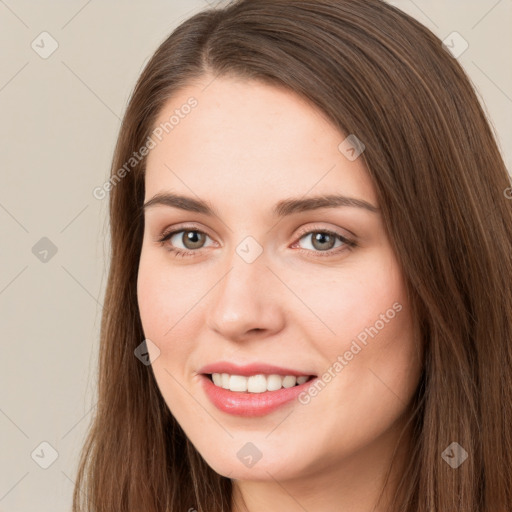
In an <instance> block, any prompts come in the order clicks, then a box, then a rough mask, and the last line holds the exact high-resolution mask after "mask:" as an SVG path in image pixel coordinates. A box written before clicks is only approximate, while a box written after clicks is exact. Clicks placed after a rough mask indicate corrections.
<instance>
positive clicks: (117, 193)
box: [74, 0, 512, 512]
mask: <svg viewBox="0 0 512 512" xmlns="http://www.w3.org/2000/svg"><path fill="white" fill-rule="evenodd" d="M510 186H511V184H510V181H509V177H508V174H507V172H506V169H505V166H504V163H503V160H502V157H501V155H500V153H499V151H498V148H497V145H496V142H495V140H494V138H493V135H492V132H491V130H490V128H489V125H488V123H487V121H486V119H485V116H484V114H483V112H482V109H481V107H480V105H479V102H478V100H477V98H476V96H475V93H474V91H473V90H472V88H471V86H470V83H469V80H468V79H467V77H466V75H465V74H464V72H463V70H462V68H461V67H460V65H459V64H458V63H457V61H456V60H455V59H454V58H453V57H452V56H451V55H450V54H449V53H447V52H446V51H445V50H444V49H443V47H442V44H441V42H440V41H439V40H438V39H437V38H436V37H435V36H434V35H433V34H432V33H431V32H430V31H428V30H427V29H426V28H424V27H423V26H421V25H420V24H419V23H418V22H416V21H415V20H413V19H412V18H410V17H409V16H407V15H406V14H404V13H402V12H400V11H398V10H397V9H395V8H393V7H391V6H389V5H387V4H385V3H383V2H381V1H379V0H365V1H359V0H315V1H313V0H300V1H299V0H258V1H257V2H255V1H250V0H241V1H239V2H235V3H234V4H232V5H230V6H229V7H226V8H224V9H219V10H209V11H206V12H202V13H200V14H197V15H195V16H194V17H192V18H191V19H189V20H187V21H185V22H184V23H183V24H182V25H180V26H179V27H178V28H177V29H176V30H175V31H174V32H173V33H172V34H171V35H170V36H169V38H168V39H166V40H165V41H164V42H163V43H162V44H161V46H160V47H159V48H158V50H157V51H156V53H155V55H154V56H153V57H152V59H151V60H150V61H149V63H148V64H147V66H146V68H145V70H144V71H143V73H142V76H141V77H140V79H139V81H138V83H137V86H136V88H135V90H134V93H133V95H132V98H131V100H130V103H129V106H128V109H127V112H126V115H125V118H124V121H123V125H122V128H121V132H120V135H119V139H118V144H117V147H116V152H115V156H114V161H113V166H112V178H111V180H110V183H109V187H108V189H109V191H110V194H111V197H110V223H111V237H112V255H111V258H112V259H111V264H110V274H109V281H108V287H107V292H106V301H105V305H106V307H105V313H104V317H103V323H102V332H101V343H102V346H101V360H100V373H99V401H98V409H97V415H96V417H95V420H94V424H93V427H92V429H91V431H90V434H89V437H88V440H87V443H86V446H85V447H84V450H83V455H82V460H81V465H80V469H79V474H78V481H77V485H76V488H75V496H74V511H75V512H78V511H93V510H94V511H100V510H104V511H112V510H116V511H135V510H144V511H145V512H163V511H173V512H174V511H185V510H188V511H194V510H197V511H207V512H220V511H225V512H227V511H230V512H242V511H249V512H254V511H260V510H268V511H270V510H287V511H295V510H297V511H298V510H301V511H302V510H308V511H315V512H327V511H329V512H331V511H335V510H336V511H338V510H350V511H352V512H366V511H368V512H369V511H379V512H384V511H390V512H391V511H407V512H426V511H429V512H446V511H454V510H457V511H462V512H470V511H471V512H474V511H477V510H478V511H481V512H496V511H505V510H511V509H512V494H511V487H510V482H511V481H512V454H511V446H512V434H511V432H512V430H511V423H512V374H511V370H510V368H511V365H512V345H511V339H512V291H511V286H510V283H512V260H511V254H512V204H511V201H510V199H509V197H510V190H511V189H510ZM324 244H326V247H323V245H324Z"/></svg>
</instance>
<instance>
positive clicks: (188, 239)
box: [184, 231, 203, 249]
mask: <svg viewBox="0 0 512 512" xmlns="http://www.w3.org/2000/svg"><path fill="white" fill-rule="evenodd" d="M184 236H185V242H184V243H185V246H187V247H188V248H189V249H197V248H198V247H200V246H201V242H202V237H203V235H202V234H200V233H198V232H197V231H185V233H184ZM196 238H199V240H195V239H196ZM189 243H191V244H192V247H190V246H189V245H188V244H189Z"/></svg>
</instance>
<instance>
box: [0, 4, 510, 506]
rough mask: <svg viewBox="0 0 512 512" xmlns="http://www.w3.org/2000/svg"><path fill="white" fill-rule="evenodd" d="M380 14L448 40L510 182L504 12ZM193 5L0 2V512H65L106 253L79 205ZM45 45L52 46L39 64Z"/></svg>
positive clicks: (92, 382)
mask: <svg viewBox="0 0 512 512" xmlns="http://www.w3.org/2000/svg"><path fill="white" fill-rule="evenodd" d="M256 1H257V0H256ZM210 3H215V2H214V0H211V1H210ZM391 3H393V4H394V5H396V6H398V7H400V8H401V9H403V10H405V11H406V12H408V13H409V14H411V15H413V16H414V17H416V18H417V19H418V20H419V21H421V22H422V23H424V24H425V25H426V26H427V27H429V28H430V29H431V30H433V31H434V33H436V34H437V35H438V36H439V37H440V38H441V39H444V38H446V37H447V36H448V35H449V34H451V33H452V32H454V31H456V32H458V33H459V34H460V36H462V38H463V39H464V40H465V41H467V43H468V45H469V46H468V48H467V50H466V51H464V53H462V54H461V55H460V56H459V57H458V58H459V60H460V62H461V63H462V64H463V66H464V67H465V68H466V70H467V72H468V73H469V75H470V77H471V79H472V81H473V83H474V85H475V87H476V88H477V89H478V91H479V94H480V96H481V98H482V101H483V102H485V106H486V110H487V112H488V115H489V118H490V119H491V122H492V124H493V126H494V127H495V129H496V132H497V134H498V137H499V142H500V145H501V148H502V151H503V154H504V157H505V161H506V162H507V164H508V168H509V169H511V165H510V164H511V162H512V144H511V140H512V137H511V135H512V121H511V119H512V66H511V59H510V48H511V47H512V32H511V31H510V26H511V25H512V0H500V1H497V0H473V1H468V0H452V1H448V0H446V1H441V0H435V1H434V0H433V1H427V0H415V1H412V0H399V1H394V2H391ZM206 7H208V2H207V1H206V0H168V1H157V0H151V1H146V2H142V1H133V2H128V1H124V2H122V1H113V0H104V1H99V0H89V1H80V2H79V1H70V0H66V1H62V0H60V1H58V2H57V1H55V2H50V1H39V2H29V1H28V0H5V1H3V0H0V43H1V46H2V52H1V59H2V60H1V67H0V108H1V117H0V138H1V140H2V169H1V178H2V180H1V183H2V186H1V189H0V225H1V233H2V235H1V241H0V244H1V245H0V254H1V265H0V313H1V319H2V356H3V357H2V358H1V359H0V379H1V380H0V390H1V391H0V393H1V395H0V439H1V452H0V454H1V455H0V457H1V459H0V460H1V467H0V511H2V512H29V511H35V510H37V511H38V512H47V511H48V512H49V511H51V512H64V511H69V510H70V509H71V495H72V491H73V482H74V479H75V472H76V467H77V460H78V454H79V451H80V448H81V446H82V443H83V440H84V436H85V433H86V430H87V427H88V425H89V422H90V420H91V418H92V414H93V412H94V410H95V409H94V408H95V394H94V393H95V386H96V365H97V351H98V334H99V325H100V319H101V309H102V306H101V304H102V301H103V293H104V285H105V282H106V276H107V270H108V255H109V250H108V221H107V218H106V215H107V207H108V203H107V199H103V200H98V199H95V198H94V197H93V194H92V192H93V190H94V188H95V187H98V186H101V185H102V184H103V183H104V182H105V180H106V179H107V178H108V173H109V169H110V162H111V158H112V151H113V148H114V143H115V140H116V137H117V133H118V130H119V127H120V120H121V118H122V116H123V113H124V110H125V107H126V103H127V101H128V98H129V95H130V93H131V90H132V88H133V86H134V85H135V82H136V79H137V77H138V75H139V73H140V71H141V70H142V67H143V65H144V64H145V63H146V61H147V60H148V58H149V57H150V56H151V54H152V53H153V51H154V50H155V49H156V47H157V45H158V44H159V43H160V42H161V41H162V40H163V39H165V38H166V37H167V35H168V34H169V33H170V32H171V30H172V29H173V28H174V27H175V26H176V25H178V24H179V23H180V22H181V21H183V20H184V19H186V18H187V17H189V16H190V15H192V14H193V13H195V12H198V11H199V10H202V9H204V8H206ZM42 32H48V33H49V34H50V36H47V35H43V36H40V34H41V33H42ZM452 37H453V36H452ZM457 37H458V36H457ZM43 38H44V41H43V42H41V40H42V39H43ZM53 40H55V41H56V43H54V42H53ZM33 41H34V43H33ZM457 41H458V42H457V43H456V44H457V45H459V46H458V48H459V49H462V48H463V46H461V45H464V42H463V41H462V39H460V38H459V39H457ZM32 44H34V46H35V48H33V47H32ZM51 44H58V48H57V49H56V51H55V52H54V53H53V54H51V55H50V56H48V57H47V58H43V57H42V56H41V53H43V54H44V52H48V51H50V50H51ZM36 49H37V50H36ZM43 237H46V238H47V239H49V241H51V242H49V241H48V240H43V241H41V239H42V238H43ZM475 243H478V241H475ZM34 246H35V249H33V248H34ZM52 247H53V251H54V252H55V250H56V252H55V254H53V253H52ZM44 250H48V251H49V252H48V253H44V252H42V251H44ZM34 253H35V254H34ZM41 258H43V259H45V258H46V261H41ZM141 341H142V340H141ZM41 443H49V445H51V447H53V449H55V451H56V452H55V453H54V452H53V451H52V448H50V447H49V446H48V445H47V444H41ZM55 456H57V458H56V459H55V460H53V459H54V458H55ZM126 457H127V458H128V459H129V457H130V454H128V453H127V454H126ZM52 461H53V462H52ZM51 462H52V463H51ZM49 463H51V465H50V466H49V467H48V468H47V469H44V468H43V467H41V466H44V465H47V464H49Z"/></svg>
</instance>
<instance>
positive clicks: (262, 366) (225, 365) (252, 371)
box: [197, 361, 314, 377]
mask: <svg viewBox="0 0 512 512" xmlns="http://www.w3.org/2000/svg"><path fill="white" fill-rule="evenodd" d="M197 373H203V374H211V373H229V374H230V375H244V376H245V377H250V376H251V375H258V374H264V375H272V374H275V375H282V376H283V377H284V376H285V375H294V376H295V377H300V376H301V375H306V376H310V375H314V373H313V372H309V373H308V372H300V371H298V370H292V369H290V368H283V367H280V366H274V365H272V364H267V363H252V364H246V365H243V366H238V365H236V364H233V363H229V362H227V361H219V362H217V363H213V364H207V365H206V366H203V367H202V368H200V369H199V370H198V371H197Z"/></svg>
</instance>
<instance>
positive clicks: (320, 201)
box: [142, 193, 380, 217]
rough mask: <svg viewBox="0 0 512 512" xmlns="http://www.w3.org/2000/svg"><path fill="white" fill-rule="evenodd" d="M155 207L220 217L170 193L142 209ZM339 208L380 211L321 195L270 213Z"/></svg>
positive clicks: (203, 205)
mask: <svg viewBox="0 0 512 512" xmlns="http://www.w3.org/2000/svg"><path fill="white" fill-rule="evenodd" d="M157 205H160V206H170V207H173V208H179V209H180V210H186V211H189V212H196V213H202V214H204V215H208V216H215V217H220V216H219V214H218V212H217V211H216V209H215V208H214V207H213V206H212V205H211V204H210V203H209V202H208V201H203V200H201V199H194V198H192V197H186V196H181V195H178V194H170V193H159V194H156V195H155V196H154V197H152V198H151V199H149V200H148V201H147V202H146V203H145V204H144V206H143V207H142V208H143V210H144V211H145V210H147V209H148V208H152V207H154V206H157ZM341 206H350V207H354V208H362V209H364V210H367V211H370V212H372V213H376V212H378V211H379V210H380V208H377V207H376V206H374V205H373V204H371V203H368V202H367V201H364V200H363V199H356V198H354V197H347V196H343V195H322V196H316V197H308V198H290V199H283V200H282V201H279V202H278V203H276V204H275V206H274V207H273V208H272V213H273V215H274V216H276V217H286V216H288V215H292V214H294V213H297V212H304V211H311V210H318V209H321V208H338V207H341Z"/></svg>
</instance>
